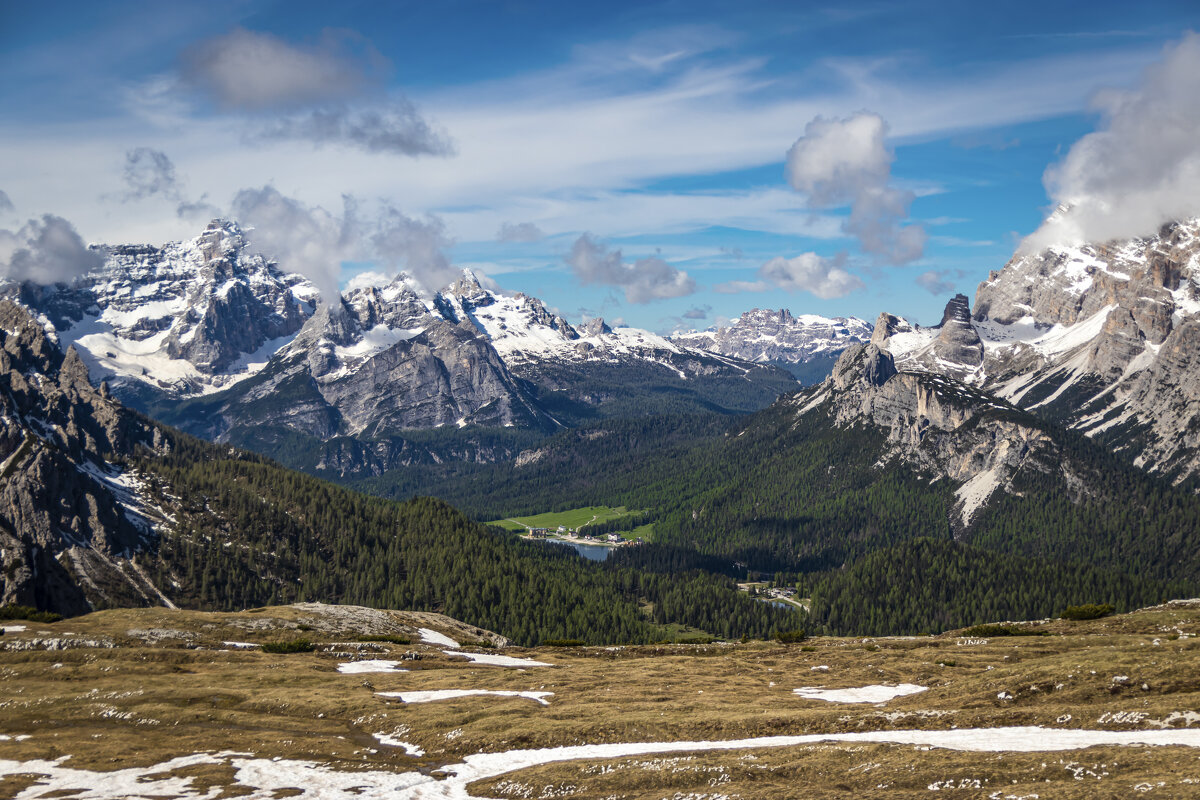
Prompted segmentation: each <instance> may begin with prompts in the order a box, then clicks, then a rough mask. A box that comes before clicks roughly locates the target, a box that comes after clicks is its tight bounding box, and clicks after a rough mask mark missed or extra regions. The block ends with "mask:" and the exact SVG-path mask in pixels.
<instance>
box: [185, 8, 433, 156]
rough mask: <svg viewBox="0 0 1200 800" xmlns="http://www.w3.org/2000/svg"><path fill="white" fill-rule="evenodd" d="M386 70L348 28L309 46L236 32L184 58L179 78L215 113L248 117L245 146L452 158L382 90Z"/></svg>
mask: <svg viewBox="0 0 1200 800" xmlns="http://www.w3.org/2000/svg"><path fill="white" fill-rule="evenodd" d="M390 71H391V65H390V62H389V61H388V60H387V59H386V58H384V57H383V56H382V55H381V54H380V53H379V52H378V51H377V50H376V49H375V48H374V47H373V46H372V45H371V44H370V42H368V41H367V40H366V39H365V38H363V37H362V36H360V35H358V34H356V33H354V32H352V31H345V30H326V31H324V32H323V34H322V36H321V37H320V39H319V40H318V41H317V42H316V43H315V44H311V45H297V44H292V43H290V42H287V41H284V40H283V39H281V38H279V37H276V36H272V35H271V34H267V33H258V32H255V31H249V30H246V29H244V28H235V29H233V30H232V31H230V32H229V33H227V34H224V35H222V36H217V37H213V38H211V39H207V40H205V41H203V42H200V43H199V44H197V45H195V46H193V47H192V48H190V49H189V50H188V51H187V52H186V53H184V55H183V57H182V59H181V70H180V74H181V77H182V79H183V82H184V84H185V85H186V86H189V87H191V88H192V89H194V90H195V91H197V92H198V93H199V94H200V95H201V96H202V97H204V98H205V99H206V100H207V101H208V102H210V103H211V104H212V105H214V106H215V107H216V108H218V109H221V110H223V111H226V112H233V113H238V114H243V115H247V116H249V117H251V119H252V120H253V122H254V123H255V124H254V126H253V128H252V131H251V133H249V134H248V136H247V138H248V139H249V140H250V141H256V142H262V141H270V140H299V141H307V142H311V143H312V144H313V145H316V146H320V145H345V146H348V147H353V148H358V149H362V150H366V151H368V152H372V153H394V154H399V155H407V156H420V155H437V156H446V155H451V154H452V153H453V152H454V145H453V142H452V141H451V139H450V137H449V136H448V135H447V134H446V132H445V131H443V130H442V129H441V128H439V127H438V126H436V125H434V124H433V123H431V122H429V121H428V120H426V119H425V118H424V117H423V116H421V114H420V113H419V112H418V111H417V109H416V107H415V106H414V105H413V104H412V102H411V101H410V100H408V98H406V97H403V96H401V95H399V94H397V93H395V92H392V93H386V92H385V91H384V88H383V83H384V79H385V78H386V77H387V76H388V74H389V73H390Z"/></svg>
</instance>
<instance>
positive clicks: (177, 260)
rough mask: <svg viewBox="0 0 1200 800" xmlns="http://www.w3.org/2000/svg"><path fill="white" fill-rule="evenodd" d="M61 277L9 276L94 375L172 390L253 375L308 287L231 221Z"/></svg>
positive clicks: (288, 329) (204, 389)
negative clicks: (49, 280) (41, 281)
mask: <svg viewBox="0 0 1200 800" xmlns="http://www.w3.org/2000/svg"><path fill="white" fill-rule="evenodd" d="M107 251H108V258H107V260H106V261H105V263H104V265H103V266H102V267H101V268H100V269H99V270H96V271H95V272H92V273H89V274H87V275H83V276H82V277H79V278H77V279H75V280H74V281H73V282H72V283H70V284H54V285H50V286H40V285H37V284H33V283H25V284H21V285H16V284H10V285H9V286H7V287H5V288H6V290H7V293H8V294H10V295H12V296H14V298H15V299H17V300H19V301H20V302H21V303H22V304H24V305H26V306H27V307H30V308H31V309H33V310H34V311H35V312H37V313H38V314H39V316H40V318H41V320H42V322H43V324H44V325H46V327H47V329H48V330H49V331H50V332H51V334H52V335H53V336H54V337H56V338H57V339H58V341H59V343H60V344H61V346H63V347H66V346H68V345H72V344H73V345H75V347H76V349H77V350H79V352H80V355H81V356H82V357H83V358H84V361H85V362H86V363H87V365H88V368H89V370H90V371H91V374H92V377H93V379H94V380H108V381H110V383H112V384H113V386H114V388H117V389H119V388H120V387H121V386H123V385H124V386H128V385H130V384H136V383H142V384H148V385H149V386H151V387H154V388H155V389H157V390H160V391H165V392H168V393H170V394H172V395H177V396H187V395H196V394H205V393H208V392H212V391H216V390H218V389H221V388H223V387H225V386H228V385H229V384H230V383H232V382H234V381H236V380H239V379H241V378H244V377H246V376H248V375H251V374H253V373H254V372H255V371H256V370H257V369H259V368H261V366H262V365H263V364H264V363H265V362H266V361H267V359H268V358H269V357H270V355H271V354H273V353H274V352H275V351H276V350H278V349H279V347H281V346H282V345H283V344H284V343H286V342H287V341H289V340H290V338H291V337H292V336H294V335H295V333H296V332H297V331H298V330H299V329H300V327H301V325H303V323H304V320H305V319H307V318H308V317H309V316H310V315H311V314H312V312H313V309H314V305H315V303H316V300H317V290H316V289H315V287H313V285H312V284H311V283H309V282H308V281H307V280H305V279H304V278H302V277H301V276H299V275H294V274H286V273H284V272H282V271H281V270H279V269H278V267H277V266H276V265H275V264H274V263H273V262H271V261H269V260H268V259H266V258H265V257H264V256H262V255H260V254H257V253H252V252H250V251H248V249H247V242H246V239H245V237H244V236H243V234H242V231H241V229H240V228H239V227H238V225H237V224H236V223H234V222H230V221H225V220H213V221H212V222H211V223H210V224H209V225H208V227H207V228H206V229H205V230H204V232H203V233H201V234H200V235H199V236H197V237H195V238H194V239H191V240H188V241H184V242H173V243H170V244H167V245H165V246H163V247H154V246H151V245H117V246H114V247H111V248H108V249H107Z"/></svg>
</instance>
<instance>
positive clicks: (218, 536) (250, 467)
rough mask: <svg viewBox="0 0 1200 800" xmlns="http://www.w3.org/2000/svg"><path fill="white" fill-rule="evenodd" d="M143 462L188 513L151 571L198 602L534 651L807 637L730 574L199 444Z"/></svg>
mask: <svg viewBox="0 0 1200 800" xmlns="http://www.w3.org/2000/svg"><path fill="white" fill-rule="evenodd" d="M137 466H138V467H139V469H140V470H142V471H143V472H145V473H147V474H149V475H151V476H155V477H156V478H157V479H158V480H157V481H153V483H155V484H157V485H158V486H159V487H160V488H159V489H158V491H162V488H161V487H169V491H170V492H173V493H174V495H175V497H174V498H173V499H172V502H173V505H175V506H177V507H178V508H179V509H180V513H179V518H178V524H177V525H176V526H175V528H174V530H173V531H172V532H171V533H170V534H167V535H164V536H163V538H162V539H161V540H160V542H159V543H158V547H157V555H158V557H157V558H156V559H153V560H150V561H149V563H148V565H147V566H148V567H149V569H152V570H153V571H154V573H155V574H154V576H153V577H154V578H155V583H156V584H157V585H159V586H164V587H174V589H173V591H172V592H171V593H172V594H173V595H174V597H175V599H176V600H177V602H178V603H179V604H180V605H184V606H191V607H197V608H212V609H218V610H233V609H240V608H248V607H254V606H258V605H264V604H270V603H290V602H296V601H321V602H327V603H354V604H362V605H368V606H377V607H387V608H408V609H416V610H429V611H439V612H442V613H445V614H448V615H450V616H453V617H456V618H458V619H462V620H464V621H466V622H469V623H471V624H474V625H478V626H481V627H485V628H489V629H491V630H495V631H497V632H499V633H501V634H503V635H505V636H507V637H509V638H511V639H513V640H514V641H515V642H517V643H520V644H525V645H532V644H537V643H538V642H540V641H543V640H555V639H578V640H582V641H586V642H591V643H607V642H654V641H662V640H668V639H670V638H671V637H672V636H674V635H676V633H678V632H679V631H681V630H686V629H688V628H694V629H698V630H700V631H704V632H708V633H711V634H715V635H720V636H726V637H739V636H753V637H768V636H770V635H772V634H773V633H775V632H777V631H780V630H791V629H794V628H796V627H800V626H801V625H802V620H800V619H799V616H798V615H797V614H796V613H794V612H790V611H788V610H785V609H780V608H777V607H774V606H772V605H770V604H767V603H763V602H760V601H758V600H755V599H753V598H751V597H749V596H748V595H746V594H744V593H740V592H738V591H736V587H735V586H734V584H733V581H732V580H731V579H730V578H729V577H727V576H723V575H718V574H714V573H711V572H706V571H703V570H700V569H689V570H686V571H682V572H671V573H669V574H668V573H661V572H654V571H650V570H643V569H639V568H637V567H634V566H627V565H625V564H623V563H620V562H614V563H613V564H611V565H600V564H596V563H594V562H588V561H586V560H584V559H582V558H581V557H579V556H577V555H576V554H575V553H574V552H573V551H570V550H569V549H567V548H563V547H559V546H555V545H552V544H546V543H538V542H527V541H522V540H519V539H517V538H516V537H515V536H513V535H512V534H510V533H507V532H501V531H498V530H495V529H488V528H485V527H484V526H481V525H479V524H477V523H474V522H472V521H470V520H469V519H468V518H466V517H465V516H463V515H462V514H461V513H459V512H458V511H456V510H455V509H453V508H452V507H451V506H449V505H447V504H446V503H444V502H442V501H440V500H435V499H431V498H416V499H413V500H410V501H406V502H395V501H390V500H384V499H379V498H373V497H369V496H366V495H363V494H359V493H356V492H353V491H349V490H347V489H344V488H341V487H338V486H335V485H333V484H330V483H327V482H324V481H321V480H319V479H316V478H313V477H310V476H307V475H304V474H303V473H298V472H293V471H289V470H284V469H282V468H280V467H278V466H277V465H275V464H273V463H271V462H269V461H268V460H267V459H265V458H262V457H260V456H255V455H251V454H247V453H244V452H241V451H236V450H231V449H229V448H221V447H217V446H214V445H209V444H206V443H203V442H200V441H199V440H195V439H192V438H191V437H188V436H185V435H176V436H175V438H174V441H173V448H172V451H171V453H170V455H167V456H150V455H146V456H144V457H142V458H140V459H139V460H138V462H137ZM151 491H155V490H154V489H153V488H152V489H151ZM163 499H166V498H163ZM664 626H671V627H670V628H667V627H664Z"/></svg>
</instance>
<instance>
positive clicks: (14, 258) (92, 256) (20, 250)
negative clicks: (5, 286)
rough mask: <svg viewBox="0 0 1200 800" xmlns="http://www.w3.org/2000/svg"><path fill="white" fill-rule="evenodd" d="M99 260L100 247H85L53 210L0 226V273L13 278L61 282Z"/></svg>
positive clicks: (93, 266) (97, 265) (101, 258)
mask: <svg viewBox="0 0 1200 800" xmlns="http://www.w3.org/2000/svg"><path fill="white" fill-rule="evenodd" d="M103 263H104V251H103V250H100V249H98V248H89V247H88V246H87V245H86V244H84V241H83V239H82V238H80V236H79V233H78V232H76V230H75V226H73V225H72V224H71V223H70V222H68V221H67V220H65V219H63V218H62V217H57V216H54V215H53V214H45V215H43V216H42V218H41V219H40V220H39V219H31V220H29V221H28V222H26V223H25V224H24V225H23V226H21V228H20V230H17V231H10V230H0V273H2V274H3V275H5V276H6V277H9V278H12V279H14V280H18V281H27V280H28V281H34V282H36V283H42V284H50V283H60V282H61V283H65V282H69V281H71V280H72V279H74V278H77V277H79V276H80V275H84V274H86V273H88V272H91V271H92V270H95V269H99V268H100V266H101V265H102V264H103Z"/></svg>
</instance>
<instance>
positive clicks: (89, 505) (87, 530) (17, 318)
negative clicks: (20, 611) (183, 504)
mask: <svg viewBox="0 0 1200 800" xmlns="http://www.w3.org/2000/svg"><path fill="white" fill-rule="evenodd" d="M0 383H3V388H4V391H3V392H0V556H2V558H0V560H2V561H3V564H4V570H3V574H2V575H0V604H4V603H17V604H21V605H29V606H35V607H38V608H47V607H53V608H56V609H60V610H63V611H65V612H66V613H79V612H82V611H85V610H88V609H89V608H90V607H91V606H92V605H93V603H99V604H108V603H112V604H130V603H133V604H142V603H146V602H166V601H165V600H164V599H163V598H162V597H161V593H160V592H159V591H158V589H156V588H155V587H154V585H153V584H152V583H151V582H150V580H149V579H147V578H146V576H145V575H144V574H142V573H141V571H140V570H139V569H138V566H137V564H136V563H135V562H134V561H133V557H134V555H135V554H137V553H138V552H140V551H142V550H143V549H145V548H147V547H150V546H152V545H153V543H154V541H155V539H156V537H157V531H158V530H159V529H160V528H161V526H163V525H169V524H170V514H168V513H167V512H166V511H164V510H163V509H162V508H161V507H160V506H159V505H158V504H157V502H156V501H155V500H153V499H151V497H150V495H149V494H148V493H147V492H146V491H145V485H144V481H143V479H142V477H141V476H139V475H138V474H137V473H136V471H133V470H130V469H128V468H126V467H125V466H123V465H122V464H121V463H120V462H121V461H122V458H123V457H124V456H128V455H130V454H131V453H133V452H134V451H135V449H136V448H139V447H144V448H148V449H150V450H156V449H158V450H161V449H163V448H165V447H166V446H167V443H166V440H165V439H164V438H163V436H162V434H161V432H160V431H159V429H158V428H157V426H155V425H154V424H153V423H151V422H149V421H148V420H145V419H144V418H142V417H140V416H138V415H136V414H134V413H132V412H130V411H128V410H126V409H125V408H123V407H122V406H121V405H120V404H119V403H117V402H116V401H115V400H114V399H113V398H112V396H111V395H110V394H109V391H108V386H107V384H102V385H101V386H100V388H98V389H97V388H95V387H93V386H92V384H91V383H90V382H89V380H88V372H87V366H86V365H85V364H84V363H83V360H82V359H81V358H80V356H79V354H78V352H77V351H76V350H75V349H74V348H69V349H68V350H67V352H66V354H65V356H64V355H63V354H62V352H61V351H60V350H59V349H58V347H57V346H56V344H55V343H54V342H53V341H51V340H50V338H49V337H48V336H47V334H46V332H45V330H44V329H43V327H42V326H41V325H40V324H39V323H38V322H37V321H36V320H34V319H33V318H32V317H31V316H30V315H29V314H28V312H27V311H26V310H25V309H24V308H22V307H20V306H18V305H16V304H14V303H12V302H10V301H8V300H0Z"/></svg>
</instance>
